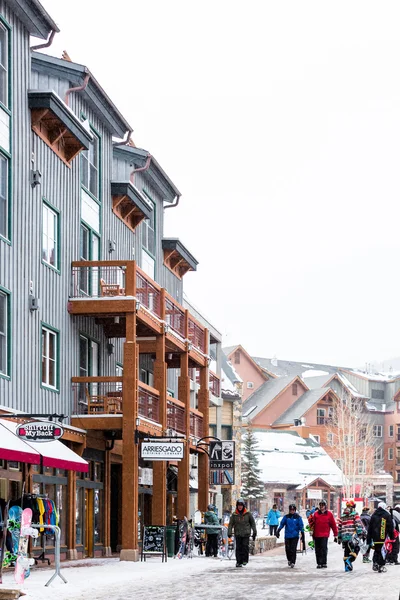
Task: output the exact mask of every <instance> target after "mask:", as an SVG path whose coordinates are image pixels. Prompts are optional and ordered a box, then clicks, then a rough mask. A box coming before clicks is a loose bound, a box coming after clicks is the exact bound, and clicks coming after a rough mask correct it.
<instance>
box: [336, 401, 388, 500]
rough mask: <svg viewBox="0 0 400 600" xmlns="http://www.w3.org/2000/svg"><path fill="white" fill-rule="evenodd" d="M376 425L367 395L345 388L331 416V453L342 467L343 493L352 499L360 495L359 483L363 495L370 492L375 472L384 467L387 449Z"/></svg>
mask: <svg viewBox="0 0 400 600" xmlns="http://www.w3.org/2000/svg"><path fill="white" fill-rule="evenodd" d="M375 427H376V426H374V425H373V423H372V419H371V414H370V413H369V411H368V409H367V408H366V406H365V400H364V399H363V398H357V397H354V396H352V395H351V394H349V393H346V392H345V391H344V392H343V393H342V394H341V397H337V398H336V399H334V400H333V401H332V408H331V409H330V418H329V419H328V432H329V433H330V434H331V443H332V452H331V456H332V458H333V459H334V460H336V462H337V464H338V465H339V466H340V468H341V470H342V473H343V493H344V495H345V496H346V497H348V498H354V496H356V488H357V487H358V486H360V488H361V489H360V492H359V493H360V495H361V496H362V497H364V496H366V495H369V493H368V492H369V490H371V488H372V476H373V474H374V472H376V471H377V470H379V469H380V468H383V449H382V444H381V443H379V441H378V440H379V438H378V437H376V434H377V431H376V429H375ZM381 454H382V459H381V458H380V455H381Z"/></svg>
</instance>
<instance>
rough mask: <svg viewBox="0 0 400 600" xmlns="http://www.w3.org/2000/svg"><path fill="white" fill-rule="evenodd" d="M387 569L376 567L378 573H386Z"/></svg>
mask: <svg viewBox="0 0 400 600" xmlns="http://www.w3.org/2000/svg"><path fill="white" fill-rule="evenodd" d="M386 571H387V569H386V567H383V566H382V567H378V573H386Z"/></svg>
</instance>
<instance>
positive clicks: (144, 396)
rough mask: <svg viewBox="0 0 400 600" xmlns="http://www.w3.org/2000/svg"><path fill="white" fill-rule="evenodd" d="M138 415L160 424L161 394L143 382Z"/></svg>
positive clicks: (140, 385)
mask: <svg viewBox="0 0 400 600" xmlns="http://www.w3.org/2000/svg"><path fill="white" fill-rule="evenodd" d="M138 413H139V417H145V418H146V419H150V420H151V421H155V422H156V423H158V422H159V415H160V393H159V392H158V390H156V389H154V388H152V387H150V386H148V385H146V384H145V383H142V382H141V381H139V398H138Z"/></svg>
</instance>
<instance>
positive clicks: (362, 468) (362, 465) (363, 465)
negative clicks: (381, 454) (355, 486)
mask: <svg viewBox="0 0 400 600" xmlns="http://www.w3.org/2000/svg"><path fill="white" fill-rule="evenodd" d="M366 472H367V461H366V460H359V461H358V474H359V475H365V473H366Z"/></svg>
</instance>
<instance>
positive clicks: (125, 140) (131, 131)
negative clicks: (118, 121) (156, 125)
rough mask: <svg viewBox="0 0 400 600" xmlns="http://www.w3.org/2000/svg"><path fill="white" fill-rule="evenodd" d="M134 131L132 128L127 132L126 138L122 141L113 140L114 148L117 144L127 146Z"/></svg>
mask: <svg viewBox="0 0 400 600" xmlns="http://www.w3.org/2000/svg"><path fill="white" fill-rule="evenodd" d="M132 133H133V129H130V130H129V131H128V132H127V134H126V138H125V139H124V140H122V142H113V148H115V146H126V145H127V144H128V143H129V140H130V137H131V135H132Z"/></svg>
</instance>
